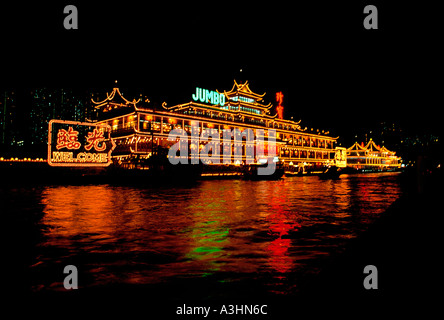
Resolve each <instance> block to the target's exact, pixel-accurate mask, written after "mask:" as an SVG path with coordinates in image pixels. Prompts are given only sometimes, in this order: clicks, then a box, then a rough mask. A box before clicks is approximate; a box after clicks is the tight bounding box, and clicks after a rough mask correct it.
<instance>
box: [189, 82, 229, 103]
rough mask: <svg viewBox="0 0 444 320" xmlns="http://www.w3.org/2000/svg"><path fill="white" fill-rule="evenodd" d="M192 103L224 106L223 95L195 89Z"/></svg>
mask: <svg viewBox="0 0 444 320" xmlns="http://www.w3.org/2000/svg"><path fill="white" fill-rule="evenodd" d="M192 98H193V100H194V101H200V102H202V103H211V104H218V105H221V106H223V105H224V104H225V95H224V94H223V93H219V92H216V91H210V90H206V89H202V88H199V87H196V93H194V94H193V96H192Z"/></svg>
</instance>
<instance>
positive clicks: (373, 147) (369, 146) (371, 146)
mask: <svg viewBox="0 0 444 320" xmlns="http://www.w3.org/2000/svg"><path fill="white" fill-rule="evenodd" d="M365 149H367V150H369V151H380V150H381V147H379V146H377V145H376V143H375V142H374V141H373V140H372V139H370V141H369V142H368V143H367V145H366V146H365Z"/></svg>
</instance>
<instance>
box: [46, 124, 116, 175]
mask: <svg viewBox="0 0 444 320" xmlns="http://www.w3.org/2000/svg"><path fill="white" fill-rule="evenodd" d="M110 132H111V127H110V126H108V125H101V124H92V123H84V122H75V121H65V120H51V121H50V122H49V130H48V163H49V164H50V165H51V166H63V167H71V166H75V167H79V166H80V167H98V166H108V165H110V164H111V163H112V161H111V152H112V151H113V150H114V148H115V146H116V145H115V143H114V141H113V140H112V139H111V136H110Z"/></svg>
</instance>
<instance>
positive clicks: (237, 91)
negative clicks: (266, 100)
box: [223, 80, 266, 100]
mask: <svg viewBox="0 0 444 320" xmlns="http://www.w3.org/2000/svg"><path fill="white" fill-rule="evenodd" d="M223 93H224V94H225V96H226V97H227V98H228V97H232V96H237V95H242V96H247V97H251V98H253V99H255V100H262V98H263V97H264V96H265V94H266V92H264V93H263V94H258V93H255V92H253V91H252V90H251V89H250V84H249V83H248V80H247V81H245V83H237V82H236V80H234V84H233V88H231V90H230V91H226V90H224V92H223Z"/></svg>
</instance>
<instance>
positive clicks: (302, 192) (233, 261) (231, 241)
mask: <svg viewBox="0 0 444 320" xmlns="http://www.w3.org/2000/svg"><path fill="white" fill-rule="evenodd" d="M399 194H400V188H399V184H398V180H397V176H396V175H394V174H382V175H381V174H379V175H367V176H364V175H362V176H345V177H343V178H342V179H340V180H337V181H320V180H319V179H318V178H317V177H295V178H287V179H283V180H280V181H237V180H227V181H204V182H202V183H200V184H199V185H197V186H194V187H193V188H162V189H155V188H146V189H144V188H132V187H117V186H108V185H101V186H58V187H46V188H45V189H44V190H42V192H41V204H42V206H43V210H42V211H43V218H42V220H41V225H42V233H43V236H42V240H41V241H40V243H39V244H38V249H37V253H38V254H37V256H36V261H35V263H34V264H33V267H32V268H34V269H35V273H34V274H37V275H38V274H41V271H42V270H44V269H45V268H51V266H54V265H57V264H68V263H72V262H73V261H74V262H75V263H76V264H78V265H80V266H81V268H82V270H84V272H85V274H86V275H87V277H85V278H84V280H83V282H82V285H83V286H84V287H88V286H103V285H108V284H111V283H128V284H133V283H137V284H151V283H168V282H174V281H176V280H177V279H180V278H191V279H192V278H195V277H199V278H202V277H203V278H205V277H214V276H216V277H218V279H220V281H222V282H223V281H242V278H243V277H245V275H249V277H253V278H257V279H260V278H261V277H262V276H269V275H272V278H273V279H274V280H272V281H274V283H271V286H272V287H273V286H275V287H276V286H280V287H281V288H280V289H279V290H277V291H275V289H276V288H271V289H270V290H272V291H275V292H281V293H282V292H286V288H282V285H283V284H284V280H285V279H287V275H288V274H289V273H294V272H297V271H298V270H303V269H304V268H310V267H311V264H312V263H313V261H316V259H317V258H319V257H322V256H325V255H326V254H328V253H329V252H331V251H333V250H339V249H340V248H341V247H342V246H343V245H344V241H346V240H347V239H349V238H351V237H354V236H355V235H356V234H357V233H359V232H360V231H362V230H363V229H365V228H366V226H367V225H368V224H369V223H371V222H372V221H374V220H375V219H376V218H377V216H378V215H379V214H381V213H382V212H383V211H384V210H385V209H386V208H387V207H388V206H389V205H390V204H391V203H392V202H393V201H394V200H395V199H396V198H397V197H398V196H399ZM59 281H60V279H56V278H55V276H51V275H48V274H45V277H44V279H43V278H42V279H40V278H38V277H37V278H36V279H35V280H34V284H35V288H36V289H45V288H54V287H57V285H58V284H59Z"/></svg>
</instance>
